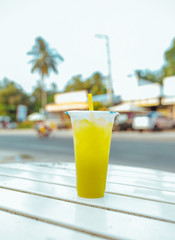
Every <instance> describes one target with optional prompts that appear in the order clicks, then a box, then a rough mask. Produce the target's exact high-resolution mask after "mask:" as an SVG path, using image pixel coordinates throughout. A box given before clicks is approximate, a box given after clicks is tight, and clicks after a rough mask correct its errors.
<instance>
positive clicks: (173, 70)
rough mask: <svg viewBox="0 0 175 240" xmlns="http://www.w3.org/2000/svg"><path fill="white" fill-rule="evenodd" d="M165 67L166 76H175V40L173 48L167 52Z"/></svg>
mask: <svg viewBox="0 0 175 240" xmlns="http://www.w3.org/2000/svg"><path fill="white" fill-rule="evenodd" d="M164 57H165V61H166V63H165V65H164V67H163V71H164V76H165V77H169V76H173V75H175V39H174V40H173V42H172V46H171V47H170V49H168V50H167V51H166V52H165V55H164Z"/></svg>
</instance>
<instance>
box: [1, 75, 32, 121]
mask: <svg viewBox="0 0 175 240" xmlns="http://www.w3.org/2000/svg"><path fill="white" fill-rule="evenodd" d="M28 103H29V96H28V95H27V94H26V93H25V92H24V90H23V89H22V88H21V87H20V86H19V85H18V84H16V83H15V82H13V81H10V80H9V79H7V78H4V79H3V80H2V81H0V115H8V116H9V117H11V118H12V120H15V115H16V108H17V106H18V105H19V104H25V105H28Z"/></svg>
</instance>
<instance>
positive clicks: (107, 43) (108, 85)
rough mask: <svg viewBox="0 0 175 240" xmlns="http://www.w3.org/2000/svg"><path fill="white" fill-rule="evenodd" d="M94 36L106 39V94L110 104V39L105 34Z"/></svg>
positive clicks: (111, 100)
mask: <svg viewBox="0 0 175 240" xmlns="http://www.w3.org/2000/svg"><path fill="white" fill-rule="evenodd" d="M95 37H97V38H103V39H105V40H106V52H107V65H108V75H107V95H108V103H109V104H111V103H113V99H112V72H111V54H110V40H109V36H108V35H106V34H96V35H95Z"/></svg>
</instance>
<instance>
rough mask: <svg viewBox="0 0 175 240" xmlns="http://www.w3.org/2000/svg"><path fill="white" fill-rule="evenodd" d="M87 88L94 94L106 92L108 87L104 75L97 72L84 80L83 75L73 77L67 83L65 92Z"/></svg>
mask: <svg viewBox="0 0 175 240" xmlns="http://www.w3.org/2000/svg"><path fill="white" fill-rule="evenodd" d="M83 89H85V90H87V91H88V92H89V93H92V94H93V95H99V94H105V93H106V87H105V84H104V77H103V76H102V74H101V73H99V72H96V73H94V74H93V75H92V76H91V77H89V78H87V79H85V80H83V78H82V76H81V75H77V76H75V77H73V78H72V79H71V80H70V81H69V82H68V83H67V85H66V87H65V92H70V91H77V90H83Z"/></svg>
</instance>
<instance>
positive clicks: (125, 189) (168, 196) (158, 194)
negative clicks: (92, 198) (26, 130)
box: [0, 168, 175, 204]
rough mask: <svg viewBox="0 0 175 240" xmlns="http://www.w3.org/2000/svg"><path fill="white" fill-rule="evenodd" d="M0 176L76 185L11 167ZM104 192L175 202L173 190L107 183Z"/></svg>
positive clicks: (54, 177) (66, 179)
mask: <svg viewBox="0 0 175 240" xmlns="http://www.w3.org/2000/svg"><path fill="white" fill-rule="evenodd" d="M0 175H1V176H4V175H5V176H13V177H17V178H22V179H29V180H34V181H41V182H46V183H53V184H58V185H65V186H71V187H76V180H75V178H73V177H68V176H58V175H54V176H53V175H50V174H47V173H39V172H32V171H31V172H30V171H26V170H20V169H13V168H9V169H8V168H3V169H2V168H0ZM106 192H107V193H112V194H119V195H123V196H130V197H136V198H143V199H147V200H152V201H161V202H166V203H171V204H175V192H169V191H167V190H166V191H163V190H157V189H156V190H155V189H149V188H143V187H137V186H129V185H123V184H118V183H115V184H114V183H107V186H106Z"/></svg>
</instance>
